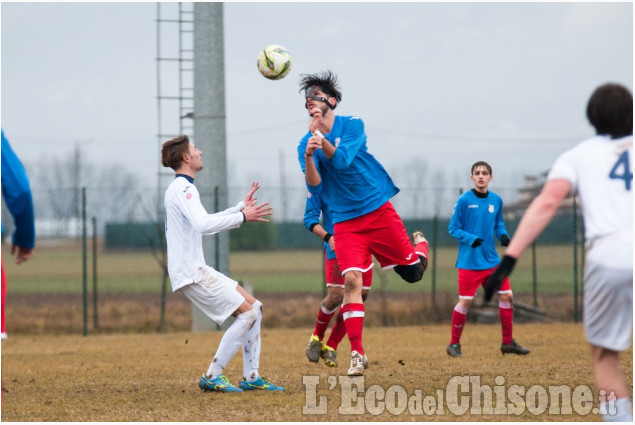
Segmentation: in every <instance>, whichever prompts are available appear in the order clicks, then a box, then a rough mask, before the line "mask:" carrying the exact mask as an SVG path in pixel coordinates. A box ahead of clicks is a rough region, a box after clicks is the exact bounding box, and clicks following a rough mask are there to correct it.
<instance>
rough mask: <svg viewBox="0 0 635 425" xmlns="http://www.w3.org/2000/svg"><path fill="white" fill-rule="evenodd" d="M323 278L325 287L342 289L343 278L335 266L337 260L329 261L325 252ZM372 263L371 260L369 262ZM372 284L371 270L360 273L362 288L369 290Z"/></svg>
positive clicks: (337, 266)
mask: <svg viewBox="0 0 635 425" xmlns="http://www.w3.org/2000/svg"><path fill="white" fill-rule="evenodd" d="M324 259H325V263H324V277H325V279H326V286H335V287H337V288H344V276H343V275H342V272H341V271H340V266H339V265H338V264H337V259H336V258H333V259H332V260H329V259H328V258H326V252H325V253H324ZM371 261H372V260H371ZM372 283H373V268H372V267H371V268H370V269H369V270H368V271H366V272H364V273H362V288H363V289H370V285H371V284H372Z"/></svg>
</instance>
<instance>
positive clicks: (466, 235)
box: [448, 201, 483, 248]
mask: <svg viewBox="0 0 635 425" xmlns="http://www.w3.org/2000/svg"><path fill="white" fill-rule="evenodd" d="M464 227H465V226H464V224H463V203H462V202H460V201H457V202H456V205H454V211H453V212H452V217H451V218H450V224H449V225H448V232H449V233H450V236H452V237H453V238H455V239H456V240H458V241H459V242H461V243H464V244H466V245H469V246H473V245H474V244H476V245H475V246H474V248H476V246H478V245H480V244H481V243H482V242H483V239H481V238H479V237H478V236H476V235H473V234H471V233H470V232H466V231H465V230H463V229H464ZM479 239H480V242H481V243H479V242H477V240H479Z"/></svg>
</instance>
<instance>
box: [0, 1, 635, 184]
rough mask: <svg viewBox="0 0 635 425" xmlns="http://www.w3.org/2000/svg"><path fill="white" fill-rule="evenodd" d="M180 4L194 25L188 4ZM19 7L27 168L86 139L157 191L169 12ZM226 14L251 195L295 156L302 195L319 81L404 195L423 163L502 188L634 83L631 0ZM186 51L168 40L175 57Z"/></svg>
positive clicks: (289, 7) (13, 10) (290, 175)
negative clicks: (283, 53)
mask: <svg viewBox="0 0 635 425" xmlns="http://www.w3.org/2000/svg"><path fill="white" fill-rule="evenodd" d="M162 7H163V9H162V10H163V12H162V13H163V14H164V16H163V17H164V18H169V17H173V18H175V17H176V7H175V6H174V4H163V5H162ZM184 7H186V8H191V4H190V3H188V4H185V5H184ZM1 14H2V34H1V35H2V63H1V65H2V80H1V83H2V87H1V91H2V93H1V94H2V115H1V118H2V127H3V128H4V131H5V134H6V135H7V136H8V137H9V140H10V141H11V143H12V145H13V147H14V149H15V150H16V151H17V153H18V154H19V155H20V156H21V157H22V159H23V160H24V162H26V163H27V164H34V163H37V161H40V160H44V159H47V158H51V157H58V158H62V157H64V156H69V155H72V152H73V147H74V146H75V145H76V144H79V145H80V146H81V147H82V152H83V154H84V155H85V157H87V158H88V159H89V160H90V161H93V162H96V161H105V162H116V163H119V164H120V165H121V167H124V168H125V169H126V170H127V171H133V172H136V173H138V175H139V176H142V180H143V181H147V182H148V184H150V185H151V184H153V183H154V182H155V181H156V177H155V176H156V173H157V171H158V170H159V167H158V151H159V140H158V139H157V134H158V131H159V130H158V125H157V100H156V96H157V76H156V71H157V63H156V58H157V25H156V18H157V6H156V4H155V3H5V2H3V3H2V4H1ZM224 19H225V20H224V26H225V69H226V76H225V80H226V110H227V136H228V137H227V147H228V157H229V158H228V159H229V165H230V168H231V171H230V173H229V174H230V182H229V184H230V185H234V186H236V185H242V186H246V185H247V182H246V180H247V179H252V178H259V179H260V180H261V181H263V182H265V183H266V184H270V185H278V184H279V182H280V177H279V176H280V173H279V171H278V165H279V164H280V163H281V161H280V158H281V156H283V157H284V160H283V161H282V163H283V164H284V170H285V175H286V180H287V185H290V186H299V187H300V186H302V185H303V178H302V174H301V172H300V170H299V166H298V165H297V160H296V146H297V143H298V141H299V140H300V138H301V137H302V136H303V134H304V133H305V132H306V130H307V123H308V121H307V117H306V111H305V109H304V106H303V105H304V100H303V98H302V96H301V94H299V93H298V79H299V74H301V73H312V72H317V71H322V70H326V69H330V70H332V71H334V72H335V73H336V74H337V75H338V76H339V79H340V83H341V87H342V93H343V99H342V102H341V104H340V106H339V107H338V109H337V110H336V112H337V113H339V114H343V115H348V114H354V115H359V116H360V117H361V118H362V119H363V120H364V122H365V124H366V132H367V134H368V146H369V149H370V151H371V153H373V154H374V155H375V156H376V157H377V158H378V159H379V160H380V161H381V162H382V163H383V164H384V165H385V166H386V168H387V169H388V171H389V172H390V173H391V174H393V176H394V177H395V180H396V182H397V184H398V185H399V186H401V187H404V186H407V184H408V183H407V182H406V181H405V179H404V178H402V177H401V176H402V174H401V172H402V170H403V169H404V167H405V166H411V164H412V163H413V161H419V162H420V163H421V164H423V165H425V166H426V169H427V170H433V169H443V170H447V171H448V175H449V176H462V178H463V180H461V182H467V183H468V184H469V179H468V176H469V166H470V165H471V164H472V163H473V162H475V161H477V160H487V161H489V162H490V163H491V164H492V166H493V167H494V173H495V178H498V180H495V182H496V183H498V184H499V185H504V184H506V183H509V184H517V183H518V182H519V181H522V179H521V177H522V176H523V175H525V174H536V173H539V172H542V171H545V170H546V169H547V168H548V167H549V165H550V164H551V163H552V162H553V160H554V159H555V158H556V157H557V155H558V154H559V153H560V152H561V151H563V150H564V149H566V148H569V147H572V146H573V145H575V144H576V143H577V142H579V141H580V140H582V139H584V138H586V137H589V136H591V135H592V134H593V131H592V128H591V127H590V126H589V124H588V123H587V121H586V118H585V106H586V102H587V100H588V98H589V96H590V94H591V92H592V91H593V89H594V88H595V87H596V86H598V85H599V84H602V83H605V82H608V81H612V82H618V83H621V84H624V85H626V86H627V87H629V88H631V90H632V85H633V5H632V4H631V3H630V2H628V3H555V4H553V3H397V4H395V3H330V2H329V3H226V4H225V6H224ZM165 26H166V25H164V27H165ZM167 26H169V25H167ZM164 29H165V28H164ZM177 42H178V38H177V36H176V33H175V32H174V31H172V32H171V33H167V32H165V31H164V32H163V33H162V47H163V52H162V53H161V54H162V55H163V56H169V55H170V54H171V50H170V49H174V48H175V46H176V45H177ZM268 44H280V45H283V46H285V47H286V48H287V49H288V50H289V51H290V53H291V55H292V57H293V61H294V62H293V69H292V71H291V73H290V74H289V75H288V76H287V77H286V78H285V79H283V80H280V81H269V80H266V79H265V78H263V77H262V76H260V74H258V72H257V69H256V56H257V54H258V51H259V50H260V49H262V48H263V47H265V46H266V45H268ZM172 51H173V50H172ZM163 74H164V77H166V78H167V81H165V78H164V82H163V86H162V90H163V91H164V94H169V93H170V90H172V93H173V92H174V87H176V84H177V81H176V74H175V73H174V72H173V71H170V70H169V69H165V70H164V71H163ZM164 121H165V122H166V123H167V121H168V120H167V119H164ZM168 124H169V123H168ZM168 124H166V125H168ZM162 131H163V132H164V133H165V132H175V131H177V130H176V129H174V128H163V129H162ZM428 176H429V173H428ZM426 184H427V185H430V186H434V185H435V182H434V181H429V182H426Z"/></svg>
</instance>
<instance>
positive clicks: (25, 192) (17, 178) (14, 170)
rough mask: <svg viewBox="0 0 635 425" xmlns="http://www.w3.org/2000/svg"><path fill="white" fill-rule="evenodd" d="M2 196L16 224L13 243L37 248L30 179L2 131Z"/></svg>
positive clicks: (28, 247)
mask: <svg viewBox="0 0 635 425" xmlns="http://www.w3.org/2000/svg"><path fill="white" fill-rule="evenodd" d="M1 179H2V196H3V197H4V201H5V202H6V204H7V208H8V209H9V212H10V213H11V215H12V216H13V219H14V222H15V232H14V233H13V237H12V243H13V245H15V246H21V247H24V248H27V249H31V248H33V247H35V216H34V212H33V197H32V194H31V188H30V186H29V178H28V177H27V175H26V171H25V170H24V166H23V165H22V163H21V162H20V160H19V159H18V157H17V155H16V154H15V152H13V149H11V145H9V141H8V140H7V139H6V138H5V137H4V131H2V177H1Z"/></svg>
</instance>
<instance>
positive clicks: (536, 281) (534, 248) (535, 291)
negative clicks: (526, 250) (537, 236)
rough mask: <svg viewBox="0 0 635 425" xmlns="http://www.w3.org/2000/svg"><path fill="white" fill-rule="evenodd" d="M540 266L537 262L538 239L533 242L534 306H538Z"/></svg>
mask: <svg viewBox="0 0 635 425" xmlns="http://www.w3.org/2000/svg"><path fill="white" fill-rule="evenodd" d="M537 270H538V267H537V264H536V241H534V242H533V243H532V244H531V274H532V279H533V283H532V294H533V298H534V307H538V271H537Z"/></svg>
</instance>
